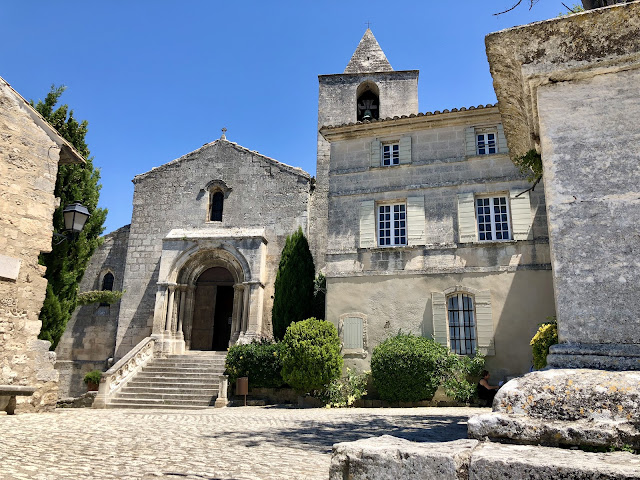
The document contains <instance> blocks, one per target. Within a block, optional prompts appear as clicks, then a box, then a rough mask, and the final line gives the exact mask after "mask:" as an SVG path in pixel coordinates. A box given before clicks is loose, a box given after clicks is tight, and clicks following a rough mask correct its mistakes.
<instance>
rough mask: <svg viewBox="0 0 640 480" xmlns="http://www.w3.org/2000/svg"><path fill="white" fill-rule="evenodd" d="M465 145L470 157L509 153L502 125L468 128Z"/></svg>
mask: <svg viewBox="0 0 640 480" xmlns="http://www.w3.org/2000/svg"><path fill="white" fill-rule="evenodd" d="M465 145H466V146H465V151H466V154H467V156H470V157H473V156H476V155H496V154H506V153H508V152H509V149H508V148H507V139H506V138H505V136H504V129H503V128H502V124H498V125H488V126H481V127H478V126H475V127H467V128H466V129H465Z"/></svg>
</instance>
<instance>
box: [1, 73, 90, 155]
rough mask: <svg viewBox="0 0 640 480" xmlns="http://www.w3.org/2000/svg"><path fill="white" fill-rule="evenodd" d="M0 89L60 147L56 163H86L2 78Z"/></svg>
mask: <svg viewBox="0 0 640 480" xmlns="http://www.w3.org/2000/svg"><path fill="white" fill-rule="evenodd" d="M0 88H2V89H4V90H5V91H6V92H7V93H9V94H10V95H11V96H12V97H14V98H15V99H16V101H17V102H18V103H19V104H20V105H21V106H22V108H23V109H24V111H25V112H26V114H27V115H29V117H30V118H31V120H32V121H33V123H35V124H36V125H38V126H39V127H40V128H41V129H42V130H43V131H44V133H45V134H46V135H47V136H48V137H49V138H50V139H51V141H53V142H54V143H55V144H56V145H58V147H60V156H59V159H58V163H59V164H60V165H67V164H70V163H86V162H85V160H84V158H82V155H80V153H78V151H77V150H76V149H75V147H74V146H73V145H71V144H70V143H69V142H68V141H67V140H65V139H64V138H62V137H61V136H60V134H59V133H58V131H57V130H56V129H55V128H53V127H52V126H51V124H50V123H49V122H47V121H46V120H45V119H44V117H43V116H42V115H40V114H39V113H38V112H37V111H36V109H35V108H33V107H32V106H31V104H30V103H29V102H27V101H26V100H25V99H24V97H23V96H22V95H20V94H19V93H18V92H16V91H15V90H14V88H13V87H12V86H11V85H9V82H7V81H6V80H5V79H4V78H2V77H0Z"/></svg>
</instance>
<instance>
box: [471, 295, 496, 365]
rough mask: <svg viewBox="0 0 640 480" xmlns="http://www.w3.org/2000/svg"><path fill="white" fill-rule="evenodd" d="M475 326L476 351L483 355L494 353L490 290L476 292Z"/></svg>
mask: <svg viewBox="0 0 640 480" xmlns="http://www.w3.org/2000/svg"><path fill="white" fill-rule="evenodd" d="M475 300H476V328H477V329H478V351H479V352H480V353H482V354H483V355H495V354H496V351H495V348H494V344H493V316H492V314H491V291H490V290H483V291H481V292H478V293H477V294H476V298H475Z"/></svg>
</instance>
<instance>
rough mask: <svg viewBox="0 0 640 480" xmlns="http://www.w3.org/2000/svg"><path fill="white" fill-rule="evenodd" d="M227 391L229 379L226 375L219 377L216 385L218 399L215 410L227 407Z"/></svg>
mask: <svg viewBox="0 0 640 480" xmlns="http://www.w3.org/2000/svg"><path fill="white" fill-rule="evenodd" d="M228 389H229V377H228V376H226V375H220V381H219V384H218V398H216V403H215V404H214V406H215V408H224V407H226V406H227V405H229V399H228V397H227V390H228Z"/></svg>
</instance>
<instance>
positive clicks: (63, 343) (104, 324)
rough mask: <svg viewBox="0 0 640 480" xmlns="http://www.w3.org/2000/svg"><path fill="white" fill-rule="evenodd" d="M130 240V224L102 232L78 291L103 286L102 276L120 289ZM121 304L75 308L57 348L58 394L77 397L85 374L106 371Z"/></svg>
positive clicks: (83, 390) (84, 389) (61, 396)
mask: <svg viewBox="0 0 640 480" xmlns="http://www.w3.org/2000/svg"><path fill="white" fill-rule="evenodd" d="M128 242H129V225H127V226H124V227H122V228H119V229H118V230H116V231H114V232H112V233H110V234H108V235H105V236H104V237H103V243H102V245H100V247H98V248H97V249H96V251H95V252H94V254H93V256H92V257H91V261H90V262H89V265H88V266H87V269H86V271H85V273H84V276H83V277H82V281H81V282H80V286H79V291H80V292H87V291H92V290H101V289H102V279H103V277H104V275H105V274H106V273H108V272H110V273H111V274H112V275H113V276H114V283H113V290H117V291H121V290H122V285H123V281H124V266H125V261H126V257H127V245H128ZM119 312H120V303H119V302H118V303H114V304H113V305H109V306H101V305H99V304H92V305H85V306H80V307H78V308H77V309H76V310H75V312H74V313H73V316H72V317H71V319H70V320H69V322H68V323H67V328H66V330H65V332H64V334H63V335H62V338H61V339H60V342H59V343H58V346H57V348H56V355H57V361H56V370H58V371H59V372H60V390H59V397H60V398H66V397H77V396H79V395H81V394H83V393H84V392H85V391H86V385H85V384H84V381H83V379H84V375H85V374H86V373H87V372H89V371H91V370H101V371H105V370H106V369H107V368H108V367H109V366H110V365H109V362H108V360H109V359H110V358H113V354H114V348H115V342H116V330H117V326H118V314H119Z"/></svg>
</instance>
